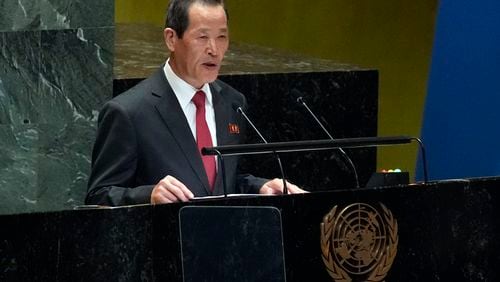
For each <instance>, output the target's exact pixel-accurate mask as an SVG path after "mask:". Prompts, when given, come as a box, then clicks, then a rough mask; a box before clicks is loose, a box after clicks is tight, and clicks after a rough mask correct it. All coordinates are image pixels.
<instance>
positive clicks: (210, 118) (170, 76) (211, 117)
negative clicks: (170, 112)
mask: <svg viewBox="0 0 500 282" xmlns="http://www.w3.org/2000/svg"><path fill="white" fill-rule="evenodd" d="M169 60H170V59H168V60H167V62H166V63H165V66H164V67H163V72H164V73H165V76H166V77H167V80H168V83H169V84H170V86H171V87H172V90H174V93H175V96H176V97H177V100H178V101H179V104H180V105H181V108H182V111H183V112H184V115H185V116H186V119H187V121H188V124H189V127H190V128H191V132H192V133H193V138H194V139H195V140H196V106H195V105H194V103H193V101H192V99H193V97H194V94H196V92H197V91H199V90H201V91H203V92H205V97H206V98H205V119H206V121H207V125H208V129H209V130H210V136H211V137H212V144H213V146H217V135H216V127H215V112H214V104H213V99H212V92H211V91H210V87H209V85H208V83H205V84H204V85H203V87H202V88H201V89H197V88H194V87H193V86H191V85H190V84H188V83H187V82H186V81H184V80H182V78H180V77H178V76H177V75H176V74H175V73H174V71H173V70H172V68H171V67H170V65H169V64H168V62H169Z"/></svg>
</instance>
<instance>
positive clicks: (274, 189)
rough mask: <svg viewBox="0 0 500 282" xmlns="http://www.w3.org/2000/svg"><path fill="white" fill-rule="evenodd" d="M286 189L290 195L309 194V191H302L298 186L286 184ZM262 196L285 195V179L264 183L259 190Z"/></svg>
mask: <svg viewBox="0 0 500 282" xmlns="http://www.w3.org/2000/svg"><path fill="white" fill-rule="evenodd" d="M286 187H287V189H288V193H289V194H299V193H309V192H308V191H305V190H302V189H300V188H299V187H298V186H297V185H295V184H292V183H290V182H288V181H287V182H286ZM259 193H260V194H268V195H280V194H283V179H279V178H275V179H273V180H269V181H268V182H266V183H264V185H262V187H261V188H260V189H259Z"/></svg>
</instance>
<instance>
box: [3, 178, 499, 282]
mask: <svg viewBox="0 0 500 282" xmlns="http://www.w3.org/2000/svg"><path fill="white" fill-rule="evenodd" d="M499 186H500V178H498V177H492V178H479V179H465V180H448V181H437V182H430V183H427V184H414V185H402V186H394V187H383V188H377V189H357V190H340V191H323V192H315V193H309V194H301V195H283V196H248V197H234V198H233V197H227V198H218V199H217V198H216V199H206V200H201V201H195V202H190V203H182V204H167V205H157V206H150V205H143V206H130V207H121V208H113V209H111V208H101V209H92V210H74V211H62V212H52V213H39V214H19V215H8V216H0V226H2V230H1V232H0V254H1V256H0V259H1V263H0V266H1V268H0V269H1V271H0V280H1V281H141V280H143V281H187V280H186V276H185V273H183V267H184V266H186V263H190V261H189V259H193V257H191V258H187V257H186V253H185V251H186V250H187V249H184V247H185V244H186V242H185V241H183V240H185V239H183V238H186V237H183V235H182V234H181V231H182V230H184V229H183V228H184V227H183V226H182V224H183V222H184V220H185V218H184V215H183V214H182V211H186V210H191V209H198V208H203V209H207V208H211V207H223V208H231V207H240V210H239V211H244V212H243V213H240V215H242V214H243V215H245V213H246V215H245V216H248V218H249V219H248V223H249V229H248V230H255V227H256V226H267V223H265V222H262V223H261V222H259V221H258V220H255V219H258V217H254V219H253V222H252V219H250V217H251V215H250V214H251V213H250V212H248V211H249V210H250V208H254V207H258V208H264V210H267V211H266V212H268V211H269V210H270V211H271V214H272V215H274V218H273V216H269V215H267V216H262V220H263V221H265V220H268V223H273V222H274V224H275V225H274V228H275V229H272V230H268V231H266V232H263V233H261V234H271V235H264V236H268V238H269V239H270V240H269V241H265V240H264V241H260V242H257V243H256V245H259V246H261V247H262V248H265V249H260V250H256V251H259V252H261V253H260V254H258V255H262V253H265V251H269V252H268V256H269V257H267V258H266V259H269V260H272V261H274V262H276V263H275V266H276V267H274V268H273V269H271V270H276V269H280V260H281V258H280V256H281V257H282V262H283V265H284V273H283V274H282V275H283V276H284V278H285V279H286V281H340V280H339V279H340V278H338V279H337V280H335V279H334V278H333V277H332V274H334V275H337V276H338V277H342V275H344V274H343V273H342V272H341V271H340V270H339V269H342V271H344V272H345V274H346V275H347V276H348V277H350V278H351V279H352V281H361V280H362V279H365V280H364V281H370V280H368V279H367V278H368V277H369V276H370V275H371V274H373V269H376V267H375V268H372V269H371V270H370V269H368V270H367V269H364V267H366V266H369V267H370V264H373V263H374V262H377V261H378V260H380V258H381V256H380V255H378V254H374V255H373V256H372V257H370V256H369V252H368V253H367V250H373V249H375V248H376V249H377V250H392V255H394V257H393V258H392V263H391V264H390V266H389V265H388V258H389V255H386V254H384V257H383V259H384V264H385V266H386V269H385V270H386V271H385V273H382V274H385V278H384V280H385V281H498V280H499V279H500V270H499V269H498V265H499V263H500V255H499V253H498V250H499V249H500V221H499V220H498V215H500V189H498V187H499ZM382 206H383V207H382ZM371 208H373V209H374V210H378V214H379V216H380V218H381V219H382V218H385V219H384V220H383V221H379V222H381V223H383V224H385V225H386V226H388V227H391V228H392V231H388V232H386V233H385V234H382V235H383V236H385V237H384V238H385V245H383V244H382V243H383V242H382V243H381V238H382V237H381V235H380V234H378V233H377V234H378V235H377V234H375V233H374V232H372V233H373V234H372V235H375V236H374V237H366V236H365V235H367V234H368V233H370V232H363V234H361V232H351V234H350V235H349V231H350V230H349V229H342V228H339V229H338V230H337V229H336V227H335V225H334V224H332V222H333V221H331V219H335V218H336V219H338V221H342V220H340V219H339V215H345V220H346V221H344V225H343V226H356V223H357V222H356V221H354V222H353V221H352V220H351V221H349V220H350V218H351V216H355V215H356V213H353V212H352V211H357V213H359V214H365V215H367V217H364V216H363V217H359V218H358V220H359V222H360V223H359V224H358V225H359V226H361V225H362V226H365V227H366V226H367V224H366V223H374V222H378V221H377V219H376V217H374V216H372V217H370V211H371V210H370V209H371ZM259 212H261V211H259ZM225 214H227V213H222V214H219V215H218V216H224V215H225ZM374 214H376V212H372V215H374ZM389 214H390V216H388V215H389ZM191 215H193V214H191ZM245 216H243V217H241V216H240V217H239V218H240V220H241V218H245ZM388 217H390V218H389V220H387V219H388ZM228 218H229V217H226V222H224V220H222V221H220V220H215V219H211V221H212V220H213V221H214V222H213V223H214V225H215V226H221V227H222V226H225V227H223V228H222V229H221V230H216V231H217V232H220V233H221V234H222V233H223V232H224V231H225V230H227V229H228V228H229V227H230V226H232V225H231V224H229V221H228ZM235 218H238V215H235ZM370 218H371V219H370ZM278 219H279V220H278ZM279 221H280V222H281V231H282V247H283V253H280V248H279V245H280V242H279V236H275V235H272V234H277V233H279V232H278V230H280V228H279V226H278V225H279V224H278V222H279ZM362 221H364V222H365V223H364V224H363V222H362ZM235 222H236V221H235ZM240 223H241V222H240ZM250 225H253V227H252V226H250ZM228 226H229V227H228ZM192 227H193V226H192ZM194 227H195V228H198V227H199V228H202V226H194ZM236 227H238V228H240V227H241V225H239V226H236ZM395 227H397V228H395ZM328 228H330V229H328ZM353 228H355V227H353ZM395 229H397V232H396V233H394V230H395ZM241 230H244V229H241V228H240V231H241ZM328 230H330V233H329V234H330V236H326V235H328V234H326V233H328V232H327V231H328ZM342 230H344V231H342ZM353 230H354V231H356V229H353ZM357 230H358V231H359V229H357ZM373 230H375V229H373ZM386 230H389V229H386ZM227 231H230V230H227ZM337 231H338V232H337ZM353 233H354V235H359V236H360V237H353V236H351V235H352V234H353ZM235 234H236V233H235ZM191 235H194V237H193V238H194V239H196V235H197V234H191ZM226 235H227V234H226ZM247 235H248V237H247V238H257V237H258V236H254V235H255V234H247ZM361 235H363V236H365V237H362V236H361ZM368 235H369V234H368ZM394 235H395V236H397V237H394ZM238 236H240V235H238ZM335 236H338V237H335ZM342 236H343V237H342ZM227 237H229V238H230V236H225V238H227ZM220 238H224V236H222V237H220ZM356 238H358V239H359V240H358V241H357V242H358V243H353V242H355V241H353V239H356ZM224 243H227V242H224ZM246 243H247V245H246V246H245V247H244V249H247V250H249V251H252V250H251V249H250V248H249V247H248V243H249V242H246ZM342 243H345V244H344V245H345V246H350V247H351V248H353V247H354V248H356V249H347V250H345V249H344V251H347V252H344V253H343V252H342V248H343V246H342ZM396 243H397V244H396ZM266 244H268V245H266ZM327 244H330V245H329V247H328V248H327V247H325V246H326V245H327ZM377 244H378V245H377ZM380 246H382V247H383V248H379V247H380ZM191 247H192V246H191ZM209 247H210V246H209ZM236 247H238V246H236ZM200 248H201V247H197V246H194V249H195V250H196V249H200ZM207 252H208V251H207ZM255 253H257V252H255ZM273 253H274V256H271V254H273ZM243 255H245V254H244V253H238V252H234V253H233V258H232V259H231V260H228V261H226V262H224V263H223V264H219V267H220V270H222V271H223V272H222V273H224V272H225V271H228V273H229V271H230V270H234V269H236V268H238V267H243V269H245V270H246V271H247V272H250V271H256V270H262V271H266V270H265V269H264V268H265V267H268V266H269V264H268V263H265V262H263V263H262V264H259V262H260V261H256V262H255V264H253V265H243V266H242V265H238V260H239V259H241V258H242V257H243ZM329 255H330V258H331V259H329V257H328V256H329ZM392 255H391V256H392ZM339 258H342V259H344V261H342V259H339ZM220 261H223V260H220ZM191 262H194V265H195V266H196V267H195V268H194V271H197V270H199V269H201V270H203V271H208V272H210V271H211V268H204V269H203V267H204V266H205V265H206V264H204V263H203V262H196V261H191ZM347 262H349V264H348V263H347ZM226 263H227V264H228V267H226ZM231 264H232V265H231ZM349 265H350V267H351V268H348V266H349ZM353 265H354V268H352V266H353ZM378 265H380V264H378ZM245 267H246V268H245ZM356 267H357V268H358V269H359V270H360V271H366V273H364V274H355V272H356V271H358V270H356ZM192 269H193V268H192ZM240 273H242V274H244V272H240ZM267 273H273V272H267ZM194 274H196V273H194ZM376 274H377V275H378V274H381V273H376ZM377 275H375V276H376V277H375V278H377V277H378V278H380V275H379V276H377ZM246 277H247V276H245V275H242V276H240V277H235V276H232V278H228V279H227V280H225V281H235V280H234V279H233V278H235V279H236V280H237V281H251V280H245V279H246ZM276 277H277V278H276ZM275 278H276V279H277V280H273V279H275ZM279 279H281V278H280V277H279V276H278V275H276V276H275V277H270V276H268V277H266V278H262V279H261V280H262V281H282V280H279ZM203 281H211V280H209V278H207V279H205V280H203ZM372 281H374V280H372Z"/></svg>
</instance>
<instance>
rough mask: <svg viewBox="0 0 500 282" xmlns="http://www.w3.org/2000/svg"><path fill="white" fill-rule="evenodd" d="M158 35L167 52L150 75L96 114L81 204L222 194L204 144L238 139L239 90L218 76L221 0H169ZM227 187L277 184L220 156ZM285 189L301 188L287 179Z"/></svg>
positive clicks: (223, 31)
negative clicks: (242, 171) (246, 172)
mask: <svg viewBox="0 0 500 282" xmlns="http://www.w3.org/2000/svg"><path fill="white" fill-rule="evenodd" d="M164 39H165V43H166V46H167V48H168V49H169V50H170V54H171V55H170V58H169V59H168V60H167V62H166V64H165V65H164V67H163V68H161V69H159V70H158V71H156V73H154V74H153V75H152V76H151V77H149V78H147V79H145V80H144V81H143V82H141V83H140V84H138V85H137V86H135V87H134V88H132V89H130V90H128V91H127V92H125V93H123V94H121V95H119V96H117V97H116V98H114V99H112V100H111V101H109V102H107V103H106V104H105V105H104V107H103V109H102V111H101V112H100V115H99V127H98V133H97V138H96V142H95V145H94V150H93V154H92V171H91V175H90V179H89V186H88V194H87V198H86V200H85V202H86V204H101V205H112V206H115V205H127V204H139V203H152V204H158V203H171V202H178V201H189V200H190V199H192V198H193V197H195V196H207V195H217V194H222V191H223V185H222V175H221V173H219V172H218V171H217V164H216V159H215V157H213V156H203V157H202V156H201V154H200V149H201V148H202V147H209V146H216V145H227V144H237V143H240V142H241V141H242V140H241V138H242V135H244V133H245V122H244V120H242V119H241V117H240V116H239V114H238V113H236V112H235V111H234V110H233V109H232V105H239V106H242V107H245V106H246V100H245V98H244V96H243V95H242V94H241V93H239V92H237V91H236V90H235V89H233V88H231V87H230V86H228V85H227V84H225V83H223V82H222V81H219V80H217V76H218V74H219V69H220V66H221V62H222V59H223V57H224V53H225V52H226V50H227V48H228V45H229V30H228V25H227V14H226V11H225V9H224V3H223V1H222V0H218V1H217V0H172V1H170V5H169V8H168V12H167V23H166V28H165V30H164ZM225 170H226V178H227V183H228V192H229V193H263V194H280V193H281V192H282V190H283V187H282V186H283V182H282V180H280V179H274V180H267V179H263V178H257V177H254V176H251V175H238V174H237V158H236V157H232V158H225ZM287 187H288V189H289V192H291V193H298V192H303V191H302V190H301V189H300V188H298V187H297V186H295V185H293V184H287Z"/></svg>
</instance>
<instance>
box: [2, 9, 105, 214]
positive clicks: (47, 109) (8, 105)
mask: <svg viewBox="0 0 500 282" xmlns="http://www.w3.org/2000/svg"><path fill="white" fill-rule="evenodd" d="M0 7H1V9H0V194H1V195H2V197H0V214H6V213H21V212H36V211H51V210H61V209H69V208H72V207H74V206H75V205H80V204H82V203H83V198H84V195H85V192H86V181H87V175H88V171H89V168H90V152H91V147H92V143H93V140H94V135H95V133H94V132H95V125H96V118H97V112H98V110H99V108H100V106H101V104H102V103H103V102H104V101H105V100H107V99H109V97H111V95H112V70H113V65H112V62H113V37H114V18H113V13H114V1H111V0H108V1H102V0H29V1H28V0H25V1H23V0H19V1H11V0H0Z"/></svg>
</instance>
